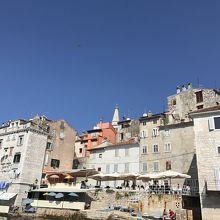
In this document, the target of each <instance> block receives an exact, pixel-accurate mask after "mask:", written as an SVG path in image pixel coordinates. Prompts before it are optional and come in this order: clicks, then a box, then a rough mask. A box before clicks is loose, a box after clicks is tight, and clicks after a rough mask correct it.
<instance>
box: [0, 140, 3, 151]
mask: <svg viewBox="0 0 220 220" xmlns="http://www.w3.org/2000/svg"><path fill="white" fill-rule="evenodd" d="M2 143H3V139H0V149H1V148H2Z"/></svg>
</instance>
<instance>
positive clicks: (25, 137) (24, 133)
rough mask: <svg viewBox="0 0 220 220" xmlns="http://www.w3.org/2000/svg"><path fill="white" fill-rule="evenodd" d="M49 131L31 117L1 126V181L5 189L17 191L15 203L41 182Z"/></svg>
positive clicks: (19, 201)
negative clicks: (28, 119)
mask: <svg viewBox="0 0 220 220" xmlns="http://www.w3.org/2000/svg"><path fill="white" fill-rule="evenodd" d="M46 144H47V133H46V132H45V131H44V130H43V129H42V128H41V127H39V126H38V125H36V124H33V123H32V122H31V121H24V120H17V121H11V122H8V123H7V124H5V125H3V126H2V127H0V158H1V164H0V181H1V182H5V183H7V184H8V187H7V188H5V189H2V190H3V191H7V192H13V193H17V196H16V200H15V205H21V200H22V198H26V197H27V193H28V192H29V190H30V189H32V188H33V186H39V184H40V180H41V175H42V168H43V161H44V155H45V148H46Z"/></svg>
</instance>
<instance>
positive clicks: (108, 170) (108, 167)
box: [106, 164, 110, 173]
mask: <svg viewBox="0 0 220 220" xmlns="http://www.w3.org/2000/svg"><path fill="white" fill-rule="evenodd" d="M106 173H110V165H109V164H107V165H106Z"/></svg>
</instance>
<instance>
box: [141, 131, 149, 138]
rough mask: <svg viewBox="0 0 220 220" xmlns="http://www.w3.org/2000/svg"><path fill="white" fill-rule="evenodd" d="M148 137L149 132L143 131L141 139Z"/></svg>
mask: <svg viewBox="0 0 220 220" xmlns="http://www.w3.org/2000/svg"><path fill="white" fill-rule="evenodd" d="M147 136H148V134H147V130H145V131H141V138H146V137H147Z"/></svg>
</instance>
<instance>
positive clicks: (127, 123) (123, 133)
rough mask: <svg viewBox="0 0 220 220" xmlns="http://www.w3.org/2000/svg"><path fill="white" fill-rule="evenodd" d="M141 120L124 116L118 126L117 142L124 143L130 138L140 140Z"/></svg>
mask: <svg viewBox="0 0 220 220" xmlns="http://www.w3.org/2000/svg"><path fill="white" fill-rule="evenodd" d="M138 136H139V120H136V119H130V118H126V117H123V119H122V120H121V121H119V122H118V126H117V138H116V139H117V143H123V142H126V141H129V140H130V139H135V140H136V141H137V140H138Z"/></svg>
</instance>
